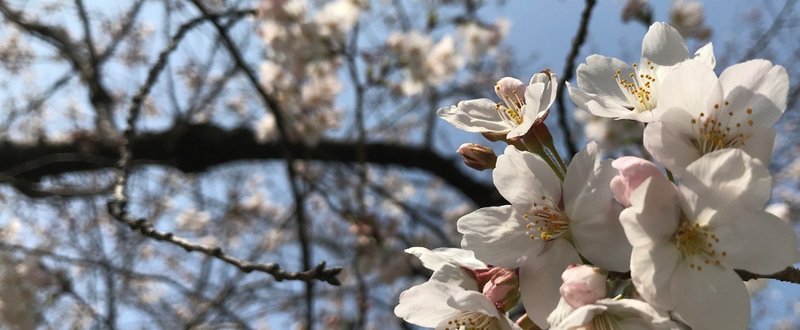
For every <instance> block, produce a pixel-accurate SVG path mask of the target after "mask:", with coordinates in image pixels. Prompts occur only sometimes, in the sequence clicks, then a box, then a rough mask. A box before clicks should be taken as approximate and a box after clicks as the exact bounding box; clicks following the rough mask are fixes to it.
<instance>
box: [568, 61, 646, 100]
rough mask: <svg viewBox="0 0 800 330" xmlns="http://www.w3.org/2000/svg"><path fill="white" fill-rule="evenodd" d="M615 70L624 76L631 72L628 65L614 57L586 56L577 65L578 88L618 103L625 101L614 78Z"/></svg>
mask: <svg viewBox="0 0 800 330" xmlns="http://www.w3.org/2000/svg"><path fill="white" fill-rule="evenodd" d="M617 70H619V71H620V72H621V75H622V76H625V77H627V75H628V74H629V73H631V72H633V71H632V70H633V68H632V67H631V66H630V65H628V64H625V62H623V61H620V60H618V59H616V58H613V57H606V56H602V55H591V56H589V57H587V58H586V63H581V64H580V65H578V72H577V78H576V79H577V82H578V88H579V89H580V90H581V91H583V92H584V93H587V94H596V95H602V96H608V97H610V98H612V99H613V100H615V101H617V102H619V103H627V100H628V99H627V97H626V96H625V94H624V93H623V92H622V89H621V88H620V85H619V84H618V83H617V80H616V78H615V75H616V74H617ZM570 94H572V93H570ZM576 103H577V102H576Z"/></svg>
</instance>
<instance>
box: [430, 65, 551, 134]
mask: <svg viewBox="0 0 800 330" xmlns="http://www.w3.org/2000/svg"><path fill="white" fill-rule="evenodd" d="M557 85H558V78H557V77H556V75H555V74H554V73H552V72H550V71H549V70H545V71H543V72H539V73H537V74H535V75H533V77H532V78H531V81H530V83H529V84H528V86H527V87H526V86H525V85H524V84H523V83H522V81H519V80H518V79H515V78H511V77H505V78H502V79H500V80H499V81H498V82H497V84H495V93H496V94H497V96H498V97H499V98H500V99H501V100H503V102H502V103H495V102H494V101H492V100H490V99H475V100H467V101H461V102H459V103H458V104H457V105H454V106H451V107H447V108H441V109H439V111H438V112H437V113H438V114H439V116H440V117H442V119H444V120H446V121H447V122H449V123H450V124H453V126H455V127H457V128H459V129H462V130H465V131H467V132H474V133H485V132H490V133H501V134H506V137H507V138H509V139H513V138H518V137H521V136H523V135H525V133H527V132H528V130H530V128H531V127H533V125H535V124H538V123H541V122H543V121H544V119H545V118H547V115H548V113H549V111H550V106H551V105H552V104H553V102H554V101H555V98H556V86H557Z"/></svg>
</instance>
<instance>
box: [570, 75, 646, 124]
mask: <svg viewBox="0 0 800 330" xmlns="http://www.w3.org/2000/svg"><path fill="white" fill-rule="evenodd" d="M567 90H568V91H569V97H570V98H572V102H575V105H576V106H577V107H578V108H580V109H583V110H586V111H588V112H589V113H591V114H593V115H595V116H598V117H603V118H619V117H623V116H627V115H628V114H629V113H630V112H631V110H628V108H626V107H630V108H633V106H632V105H630V104H629V103H628V102H627V101H621V100H617V99H615V98H613V97H609V96H604V95H595V94H589V93H586V92H584V91H582V90H580V89H578V88H575V87H573V86H572V85H571V84H570V83H569V82H567Z"/></svg>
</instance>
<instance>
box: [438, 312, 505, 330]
mask: <svg viewBox="0 0 800 330" xmlns="http://www.w3.org/2000/svg"><path fill="white" fill-rule="evenodd" d="M437 328H438V327H437ZM444 329H445V330H495V329H502V327H501V326H500V320H498V319H497V318H496V317H494V316H489V315H486V314H483V313H479V312H464V313H461V314H458V315H457V316H456V317H454V318H452V319H450V320H448V321H447V325H446V326H445V327H444Z"/></svg>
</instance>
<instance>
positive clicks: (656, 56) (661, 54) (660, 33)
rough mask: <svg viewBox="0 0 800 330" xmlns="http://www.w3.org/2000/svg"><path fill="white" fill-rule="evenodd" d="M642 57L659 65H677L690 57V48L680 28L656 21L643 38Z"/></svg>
mask: <svg viewBox="0 0 800 330" xmlns="http://www.w3.org/2000/svg"><path fill="white" fill-rule="evenodd" d="M642 58H646V59H648V60H651V61H653V62H654V63H656V64H659V65H675V64H677V63H679V62H681V61H683V60H686V59H687V58H689V49H687V48H686V44H685V43H684V42H683V37H681V34H680V33H678V30H676V29H675V28H674V27H672V26H670V25H669V24H666V23H662V22H656V23H653V25H650V29H648V30H647V34H645V35H644V39H643V40H642Z"/></svg>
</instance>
